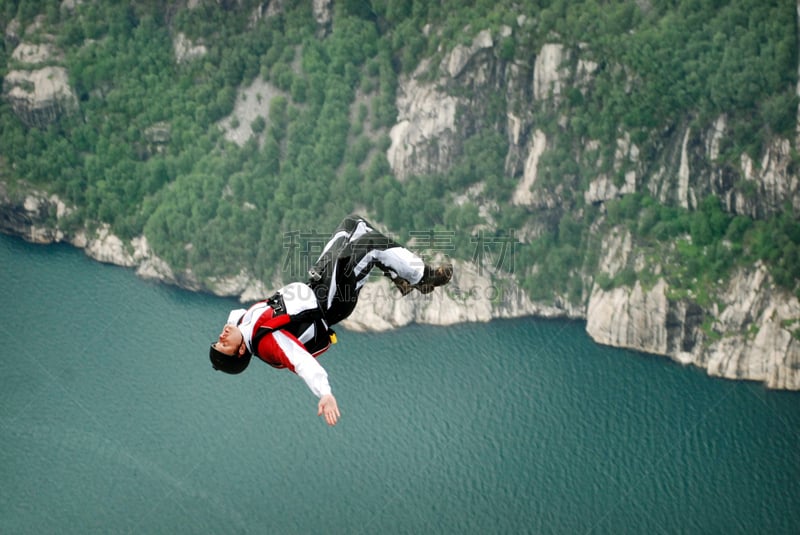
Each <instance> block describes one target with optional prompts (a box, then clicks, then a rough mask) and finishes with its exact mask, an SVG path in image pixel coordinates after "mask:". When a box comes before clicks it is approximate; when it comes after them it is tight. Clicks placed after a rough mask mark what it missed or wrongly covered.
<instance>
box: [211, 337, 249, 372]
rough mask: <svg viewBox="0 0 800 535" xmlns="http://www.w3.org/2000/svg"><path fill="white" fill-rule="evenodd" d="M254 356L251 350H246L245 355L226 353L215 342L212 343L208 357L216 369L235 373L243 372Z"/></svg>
mask: <svg viewBox="0 0 800 535" xmlns="http://www.w3.org/2000/svg"><path fill="white" fill-rule="evenodd" d="M252 356H253V355H252V354H251V353H250V352H249V351H246V352H245V354H244V355H226V354H225V353H223V352H222V351H218V350H217V349H215V348H214V344H211V348H210V349H209V351H208V358H209V359H210V360H211V366H213V367H214V369H215V370H217V371H221V372H225V373H230V374H234V375H235V374H237V373H242V372H243V371H244V369H245V368H247V365H248V364H250V359H251V358H252Z"/></svg>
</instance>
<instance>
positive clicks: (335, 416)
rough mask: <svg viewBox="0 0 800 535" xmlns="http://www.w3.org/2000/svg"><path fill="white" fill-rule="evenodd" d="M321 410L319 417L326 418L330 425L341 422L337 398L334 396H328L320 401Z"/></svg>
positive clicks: (318, 412)
mask: <svg viewBox="0 0 800 535" xmlns="http://www.w3.org/2000/svg"><path fill="white" fill-rule="evenodd" d="M318 407H319V410H318V411H317V416H325V421H326V422H328V425H331V426H333V425H336V422H338V421H339V416H340V414H339V405H338V404H337V403H336V398H335V397H333V394H326V395H324V396H322V397H321V398H320V399H319V405H318Z"/></svg>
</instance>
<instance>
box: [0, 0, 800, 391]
mask: <svg viewBox="0 0 800 535" xmlns="http://www.w3.org/2000/svg"><path fill="white" fill-rule="evenodd" d="M278 4H279V3H275V6H278ZM189 5H190V6H191V2H190V3H189ZM269 6H270V9H272V8H273V3H270V4H269ZM275 9H278V8H277V7H276V8H275ZM314 13H315V17H316V20H317V22H318V23H319V25H320V26H319V29H320V33H321V34H325V32H326V31H327V30H328V28H329V25H330V23H331V17H332V13H331V3H330V2H328V1H317V2H315V3H314ZM268 15H269V13H261V12H259V13H256V14H255V15H254V16H268ZM528 23H529V21H526V20H525V19H524V17H521V18H520V19H518V21H517V24H518V25H517V27H511V26H502V27H500V28H499V29H498V30H497V31H495V32H492V31H489V30H484V31H481V32H478V33H477V34H476V36H475V37H474V39H472V40H471V42H469V43H463V44H460V45H457V46H456V47H455V48H453V49H452V50H451V51H449V52H447V53H444V52H443V51H442V52H443V53H442V54H441V56H437V57H438V58H439V59H437V60H436V61H435V62H434V60H432V59H429V60H424V61H422V62H421V63H420V64H419V66H418V68H417V69H416V71H415V72H413V73H410V74H408V75H406V76H403V77H401V79H400V80H399V87H398V90H397V102H396V106H397V110H398V116H397V121H396V124H395V125H394V126H393V127H392V128H391V129H390V130H389V132H388V134H389V137H390V139H391V144H390V146H389V148H388V150H387V152H386V156H387V159H388V161H389V164H390V165H391V168H392V171H393V173H394V175H395V176H396V177H397V178H398V179H400V180H405V179H407V178H408V177H409V176H412V175H425V174H435V173H443V172H446V171H447V170H448V169H450V168H451V167H452V166H453V165H454V164H455V163H456V162H457V161H458V158H459V157H460V155H462V154H463V150H464V140H465V139H467V138H469V137H470V136H472V135H474V134H475V133H476V132H480V131H485V130H493V131H496V132H500V133H502V134H503V135H504V136H506V138H507V140H508V147H509V148H508V153H507V154H506V157H505V172H506V174H507V175H508V176H509V177H513V179H514V180H515V181H516V188H515V189H514V192H513V194H512V196H511V202H512V203H513V205H515V206H516V207H518V208H521V209H524V210H528V211H529V212H530V213H539V212H541V213H547V212H548V211H554V212H557V211H563V210H572V209H574V210H582V209H584V208H587V207H599V209H600V210H601V211H602V210H604V208H605V204H606V203H608V202H609V201H611V200H614V199H618V198H620V197H622V196H625V195H628V194H631V193H636V192H643V193H648V194H649V195H651V196H652V197H653V198H655V199H657V200H658V201H660V202H662V203H665V204H674V205H677V206H682V207H685V208H687V209H694V208H697V207H698V203H699V202H700V200H702V199H703V198H705V197H707V196H708V195H715V196H717V197H718V198H720V199H722V201H723V204H724V207H725V209H726V210H727V211H728V212H729V213H731V214H742V215H748V216H751V217H753V218H760V217H764V216H766V215H769V214H773V213H776V212H779V211H781V210H784V209H785V207H786V205H788V206H790V207H791V208H792V209H793V210H794V211H795V213H798V212H800V183H798V177H797V175H796V172H795V170H794V168H793V162H792V157H793V152H796V151H797V150H798V145H797V143H798V141H797V140H788V139H780V138H773V139H772V140H771V142H770V143H769V144H768V145H766V146H765V147H764V149H763V151H762V153H761V155H760V157H759V158H756V159H754V158H753V157H752V156H750V155H748V154H742V155H741V156H740V158H739V159H738V165H737V166H733V167H732V166H731V165H730V164H724V165H723V164H721V163H720V162H719V154H720V147H721V145H722V143H723V142H724V140H725V138H726V136H727V135H730V133H729V131H728V120H727V117H726V116H725V115H721V116H720V117H718V118H716V120H714V121H713V124H712V125H711V127H708V128H705V129H704V128H702V127H698V126H696V124H695V123H694V122H692V121H690V120H688V118H687V120H685V121H683V122H680V121H679V122H678V123H677V126H676V127H675V128H672V129H670V130H669V131H667V132H660V133H659V136H658V137H657V140H656V141H654V142H651V143H650V145H649V146H648V157H647V158H645V157H644V156H643V155H642V154H643V150H642V147H640V146H639V145H638V144H637V143H636V142H634V141H633V140H632V136H631V135H630V133H627V132H624V131H620V132H619V135H618V138H617V139H616V141H615V142H614V146H613V147H611V148H610V149H611V150H610V151H605V153H610V154H613V162H612V165H611V169H612V171H611V172H598V173H596V174H595V175H594V176H590V177H587V181H586V185H581V184H580V182H579V181H568V180H565V181H564V182H563V183H562V184H559V185H558V186H557V187H551V186H548V185H546V184H543V179H542V176H541V170H542V163H541V162H542V161H543V160H544V159H546V157H547V156H548V155H549V153H550V151H553V150H554V147H555V146H556V144H557V143H556V142H557V136H558V130H557V128H556V129H555V130H554V129H553V128H552V127H548V126H547V125H545V124H542V122H541V119H540V117H541V116H540V114H538V113H536V111H535V110H539V111H541V110H546V111H547V112H548V113H552V114H553V115H554V116H555V117H556V123H558V124H559V125H561V124H562V123H563V122H564V120H565V117H564V116H563V115H559V110H560V106H561V104H562V102H563V101H564V99H565V98H566V95H568V94H569V93H570V92H572V93H573V94H574V92H575V91H577V92H578V93H581V94H585V93H586V92H587V91H591V88H592V84H593V80H594V76H595V74H596V72H597V69H598V65H597V63H595V61H593V59H592V55H591V51H590V50H588V49H587V48H586V47H584V46H577V47H573V48H570V47H567V46H566V45H564V44H562V43H559V42H550V43H546V44H544V45H542V46H541V48H540V49H539V50H536V51H535V53H534V57H533V58H528V59H527V60H524V61H523V60H519V59H504V58H503V54H502V53H501V51H500V43H501V42H502V40H503V39H507V38H509V37H513V35H514V33H515V32H517V31H519V30H520V28H522V27H524V25H526V24H528ZM11 30H13V28H11ZM17 30H18V29H17ZM17 30H14V31H9V29H7V32H6V33H7V35H6V39H7V42H13V44H14V46H15V49H14V53H13V59H14V66H15V67H16V68H14V69H11V70H10V71H9V73H8V75H7V76H6V78H5V80H4V92H5V95H6V98H7V99H8V100H9V102H10V103H11V106H12V108H13V110H14V112H15V114H17V116H18V117H19V118H20V120H22V121H23V122H25V123H26V124H28V125H32V126H43V125H46V124H48V123H49V122H52V121H54V120H55V119H56V118H57V117H58V116H60V115H61V114H64V113H71V112H72V111H74V107H75V97H74V91H73V90H72V88H70V86H69V78H68V76H67V73H66V72H65V71H64V69H63V67H60V66H59V65H58V57H59V51H58V50H57V49H55V48H54V47H53V46H52V44H48V43H49V41H48V39H46V38H45V39H40V41H41V43H42V44H33V43H25V42H22V41H20V40H19V39H18V38H14V39H12V38H11V37H9V36H10V35H11V36H12V37H13V36H16V32H17ZM34 30H35V29H34ZM426 31H430V30H426ZM25 33H28V32H25ZM32 33H36V32H35V31H32ZM205 53H206V52H205V49H204V47H203V45H202V43H199V42H197V43H195V42H191V41H189V40H188V39H187V38H186V37H185V36H184V35H182V34H178V35H176V36H175V42H174V54H175V58H176V63H180V62H185V61H193V60H194V59H196V58H199V57H202V56H203V55H204V54H205ZM259 84H260V85H258V86H257V87H248V88H243V89H242V91H243V92H245V93H246V92H248V91H251V92H252V91H257V92H258V93H259V94H261V95H266V96H267V100H269V95H272V94H276V95H277V94H281V92H280V91H279V90H277V89H275V88H274V87H271V86H270V85H269V83H267V82H263V83H262V82H259ZM798 90H799V91H800V88H798ZM497 95H500V96H501V97H502V100H503V101H504V103H505V109H506V110H507V111H506V113H505V115H504V116H503V117H501V118H500V119H499V120H498V119H497V118H491V117H493V116H492V115H491V114H489V113H487V106H489V103H490V102H491V101H492V99H493V98H494V97H496V96H497ZM257 100H258V99H255V98H242V99H237V106H236V110H234V115H235V116H236V118H237V119H238V120H235V121H234V120H227V121H222V123H221V125H220V126H221V127H223V128H227V138H228V139H230V140H232V141H234V142H240V141H241V142H243V140H245V139H247V138H248V137H249V136H250V134H251V132H250V131H249V128H250V127H249V126H248V125H250V124H251V122H252V117H253V113H252V112H253V110H252V109H248V106H247V105H243V104H241V103H245V102H249V103H254V102H256V101H257ZM799 114H800V112H799ZM490 118H491V119H490ZM232 124H236V125H239V130H236V129H235V128H234V127H232V126H230V125H232ZM226 125H227V126H226ZM242 125H244V126H242ZM798 131H800V127H798ZM798 138H799V139H800V136H798ZM601 148H603V147H601V142H600V141H599V140H592V139H587V140H585V143H584V146H583V147H582V149H581V151H580V152H579V153H577V154H572V155H571V156H572V157H574V158H575V160H576V161H585V160H587V159H589V156H587V155H588V154H590V153H596V152H601V151H599V150H598V149H601ZM606 148H607V147H606ZM600 167H601V166H599V165H598V168H600ZM606 168H607V167H606ZM620 177H621V179H620ZM483 187H484V184H482V183H477V184H473V185H471V186H469V187H468V188H467V189H466V190H465V191H463V192H456V193H457V195H456V196H455V202H456V203H460V202H467V201H468V202H472V203H475V204H476V205H477V206H478V209H479V210H480V213H481V214H482V215H484V216H485V219H486V220H487V223H488V224H489V225H491V224H492V221H491V215H490V214H491V213H492V212H494V211H496V208H497V207H496V206H492V205H491V203H493V202H495V201H493V200H491V199H488V198H486V197H485V196H484V195H483V194H482V191H483ZM570 203H577V204H570ZM71 211H72V208H71V207H69V206H66V205H65V204H64V203H63V202H62V201H61V200H60V199H58V198H57V197H55V196H53V195H49V194H47V193H45V192H40V191H36V190H33V189H31V188H25V187H24V186H21V187H18V188H16V189H14V190H13V191H12V190H10V189H9V188H8V187H7V185H6V184H5V183H4V182H3V181H2V180H0V231H3V232H7V233H12V234H17V235H20V236H23V237H24V238H26V239H28V240H31V241H36V242H41V243H47V242H56V241H66V242H69V243H72V244H74V245H75V246H77V247H81V248H84V249H85V250H86V252H87V254H89V255H90V256H92V257H93V258H96V259H97V260H100V261H103V262H112V263H115V264H120V265H124V266H130V267H135V268H136V269H137V273H139V274H140V275H141V276H143V277H152V278H158V279H161V280H164V281H167V282H169V283H172V284H176V285H179V286H182V287H185V288H188V289H191V290H204V291H212V292H214V293H217V294H219V295H237V296H239V297H240V298H241V299H242V300H245V301H247V300H251V299H256V298H259V297H262V296H263V295H265V294H266V293H267V291H268V288H267V287H266V286H265V284H264V283H263V282H262V281H258V280H256V279H255V278H254V277H253V276H251V275H250V274H249V273H248V272H246V271H243V272H241V273H238V274H236V275H235V276H232V277H228V278H225V279H216V280H211V281H204V282H200V281H198V280H197V278H196V277H194V275H193V274H192V273H191V272H190V271H184V272H175V270H173V269H172V268H171V267H170V266H168V265H167V264H166V262H164V261H162V260H161V259H159V258H158V257H157V256H155V255H154V254H153V252H152V250H151V249H150V247H149V246H148V243H147V239H146V238H145V237H139V238H136V239H134V240H132V241H130V242H127V243H126V242H123V241H122V240H120V239H119V238H118V237H116V236H115V235H114V234H113V233H112V232H111V231H110V229H109V228H108V227H107V226H105V225H97V226H96V228H93V229H91V230H90V229H86V228H82V229H79V230H70V229H71V227H70V225H67V224H66V221H67V219H68V217H69V214H70V213H71ZM517 230H518V231H519V236H520V238H521V239H523V240H527V239H534V238H535V236H537V235H538V234H539V232H540V229H538V228H536V227H535V224H530V223H529V224H528V227H526V228H522V229H517ZM597 232H598V234H597V235H595V236H594V237H593V238H594V239H595V240H596V241H598V242H599V243H601V244H602V246H601V252H600V255H599V261H598V263H597V264H596V265H590V266H587V267H584V268H582V269H583V270H584V271H583V272H581V273H578V274H577V275H578V277H580V279H581V280H582V281H583V291H582V294H581V296H580V297H579V298H578V299H574V298H568V297H567V296H560V295H556V296H554V297H553V299H552V300H548V302H547V303H546V304H545V303H537V302H534V301H532V300H531V299H530V297H529V296H528V294H527V293H526V292H525V291H523V290H522V289H521V288H520V285H519V282H518V280H519V279H518V278H517V277H515V273H503V272H500V271H498V270H496V269H493V266H492V265H490V263H481V262H479V261H473V262H467V261H456V263H455V264H456V275H455V277H454V280H453V283H452V284H451V285H450V286H449V287H447V289H446V290H445V291H437V292H434V293H433V294H431V295H428V296H421V295H416V294H414V295H413V296H411V297H408V298H402V299H401V298H400V297H399V295H398V294H397V293H396V291H395V290H394V289H393V288H392V287H390V285H389V283H388V281H386V280H384V279H378V280H375V281H374V282H371V283H370V284H368V285H367V286H366V287H365V289H364V294H363V296H364V298H363V299H362V301H361V304H360V306H359V307H358V308H357V310H356V312H355V313H354V314H353V316H351V318H349V319H348V321H347V324H346V326H347V327H349V328H352V329H389V328H394V327H398V326H402V325H405V324H408V323H410V322H420V323H431V324H441V325H446V324H452V323H456V322H465V321H488V320H491V319H493V318H505V317H520V316H530V315H535V316H545V317H570V318H581V319H585V320H586V324H587V332H588V334H589V335H590V336H591V337H592V338H593V339H594V340H596V341H597V342H599V343H602V344H609V345H614V346H619V347H627V348H632V349H636V350H640V351H645V352H649V353H654V354H658V355H664V356H668V357H670V358H673V359H675V360H677V361H679V362H682V363H687V364H689V363H691V364H694V365H697V366H700V367H703V368H705V369H706V370H707V371H708V373H709V374H711V375H715V376H721V377H727V378H735V379H750V380H756V381H762V382H764V383H765V384H766V385H767V386H769V387H770V388H785V389H800V340H799V339H798V337H797V335H796V334H795V333H797V332H798V331H799V330H800V303H799V302H798V299H797V297H796V296H794V295H791V294H790V293H788V292H786V291H784V290H781V289H780V288H779V287H777V286H776V285H775V284H774V282H773V281H772V279H771V277H770V275H769V272H768V270H767V269H766V268H765V266H764V265H761V264H754V265H751V266H747V267H745V268H741V269H739V270H738V271H736V272H735V273H734V275H733V276H732V277H731V278H730V279H729V280H727V281H720V283H719V285H718V286H717V287H716V288H715V289H714V290H713V295H711V296H707V297H706V298H704V299H700V298H699V296H694V295H691V294H688V295H687V294H686V293H684V292H677V291H675V289H673V288H671V287H670V284H669V283H668V282H667V279H666V278H665V277H662V276H659V274H660V273H661V272H662V266H660V265H659V263H658V260H657V259H655V260H654V259H653V258H652V257H651V256H648V255H645V254H644V252H643V251H642V250H641V249H640V248H639V247H638V246H637V244H636V242H635V240H634V239H633V237H632V236H631V234H630V233H629V232H628V231H627V230H626V229H625V228H622V227H614V228H612V229H611V230H605V231H602V232H603V234H600V232H601V231H599V230H598V231H597ZM631 267H634V268H638V269H643V268H646V269H647V270H648V271H649V272H651V273H653V274H654V277H652V279H653V280H654V282H651V283H647V284H645V283H642V282H635V283H633V284H632V285H630V284H629V285H623V286H617V287H613V288H608V287H606V286H603V285H600V284H599V283H598V282H597V280H596V279H597V276H598V274H604V275H606V276H607V277H608V278H609V279H611V278H614V277H615V276H616V275H618V274H620V273H622V272H623V271H624V270H626V269H630V268H631ZM518 269H519V270H520V271H524V270H527V269H535V268H534V267H531V266H519V267H518ZM280 282H281V281H272V283H273V285H274V284H280Z"/></svg>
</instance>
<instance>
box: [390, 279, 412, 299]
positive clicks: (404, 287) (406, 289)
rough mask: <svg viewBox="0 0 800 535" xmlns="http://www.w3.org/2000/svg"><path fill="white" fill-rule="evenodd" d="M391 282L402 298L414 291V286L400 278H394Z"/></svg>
mask: <svg viewBox="0 0 800 535" xmlns="http://www.w3.org/2000/svg"><path fill="white" fill-rule="evenodd" d="M392 282H393V283H394V285H395V286H397V289H398V290H400V293H401V294H402V295H403V297H405V296H407V295H408V294H410V293H411V292H413V291H414V286H413V285H412V284H411V283H410V282H408V281H407V280H405V279H404V278H402V277H395V278H393V279H392Z"/></svg>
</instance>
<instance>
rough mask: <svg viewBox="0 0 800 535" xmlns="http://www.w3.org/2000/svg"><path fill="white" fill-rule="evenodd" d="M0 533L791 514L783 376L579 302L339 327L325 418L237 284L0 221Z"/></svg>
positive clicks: (792, 446) (746, 527)
mask: <svg viewBox="0 0 800 535" xmlns="http://www.w3.org/2000/svg"><path fill="white" fill-rule="evenodd" d="M0 295H1V296H2V304H3V306H2V307H0V310H1V311H2V312H0V313H1V314H2V321H0V335H1V336H2V340H3V343H2V350H0V352H1V354H2V358H0V373H1V375H0V382H1V384H2V388H0V400H2V412H0V532H2V533H37V534H39V533H214V534H218V533H276V534H290V533H300V534H313V533H320V534H338V533H343V534H359V533H365V534H366V533H369V534H371V533H381V534H384V533H385V534H392V533H772V534H774V533H797V532H798V531H800V456H799V455H798V454H799V452H800V450H798V446H800V395H798V394H797V393H787V392H772V391H767V390H765V389H764V388H763V387H762V386H761V385H758V384H753V383H744V382H731V381H726V380H721V379H714V378H709V377H706V376H705V375H704V373H703V372H702V371H701V370H698V369H696V368H692V367H682V366H680V365H677V364H675V363H672V362H671V361H669V360H667V359H664V358H660V357H655V356H648V355H643V354H640V353H635V352H630V351H623V350H618V349H612V348H607V347H602V346H598V345H596V344H594V343H593V342H592V341H591V340H590V339H588V337H587V336H586V335H585V333H584V324H583V323H581V322H567V321H543V320H536V319H517V320H510V321H496V322H491V323H488V324H469V325H459V326H453V327H430V326H411V327H407V328H403V329H399V330H397V331H394V332H389V333H367V334H365V333H354V332H347V331H344V330H342V329H339V344H338V345H336V346H335V347H334V348H333V349H331V350H330V351H329V352H328V353H327V354H325V355H323V356H322V357H321V359H322V363H323V365H324V366H325V367H326V368H327V369H328V372H329V374H330V377H331V382H332V385H333V388H334V391H335V393H336V394H337V398H338V400H339V404H340V408H341V410H342V420H341V422H340V424H339V425H338V426H337V427H335V428H328V427H327V426H325V425H324V424H323V422H322V421H321V420H320V419H319V418H317V416H316V402H315V399H314V398H313V396H312V395H311V394H310V393H309V392H308V391H307V390H306V388H305V386H304V385H303V383H302V382H301V381H300V380H299V379H298V378H297V377H295V376H294V375H292V374H291V373H290V372H288V371H285V370H274V369H272V368H270V367H268V366H266V365H263V364H261V363H259V362H255V361H254V362H253V363H252V364H251V366H250V368H249V369H248V370H247V371H246V372H245V373H244V374H242V375H240V376H225V375H223V374H221V373H217V372H214V371H213V370H212V369H211V367H210V366H209V364H208V359H207V356H206V354H207V350H206V348H207V346H208V343H209V342H210V340H211V339H212V338H213V337H214V336H215V335H216V334H217V332H218V329H219V327H220V325H221V322H222V321H223V320H224V319H225V317H226V315H227V312H228V310H229V309H230V308H233V307H236V306H237V305H238V303H236V302H235V301H232V300H227V299H220V298H216V297H212V296H208V295H201V294H193V293H189V292H185V291H181V290H178V289H175V288H171V287H168V286H165V285H161V284H156V283H152V282H147V281H143V280H140V279H138V278H137V277H136V276H135V275H134V273H133V272H132V271H130V270H126V269H122V268H118V267H112V266H107V265H101V264H98V263H96V262H93V261H91V260H89V259H87V258H86V257H85V256H84V255H83V254H82V253H81V252H80V251H78V250H75V249H72V248H70V247H67V246H35V245H31V244H27V243H24V242H22V241H20V240H18V239H15V238H10V237H7V236H0Z"/></svg>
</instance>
